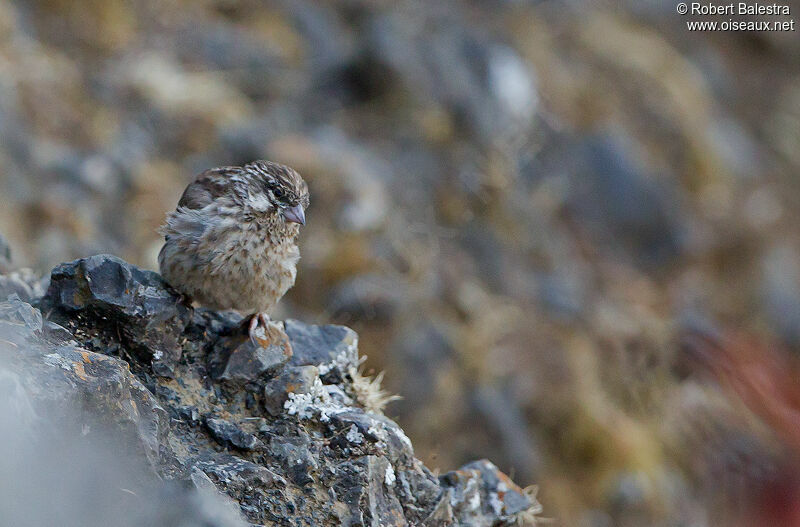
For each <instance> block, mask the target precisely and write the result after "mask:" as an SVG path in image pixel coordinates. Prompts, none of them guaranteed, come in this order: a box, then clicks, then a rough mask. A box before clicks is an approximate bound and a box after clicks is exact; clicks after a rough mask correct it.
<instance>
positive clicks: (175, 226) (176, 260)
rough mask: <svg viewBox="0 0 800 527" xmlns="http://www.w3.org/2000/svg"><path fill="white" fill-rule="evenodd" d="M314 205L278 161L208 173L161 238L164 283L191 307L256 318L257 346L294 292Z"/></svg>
mask: <svg viewBox="0 0 800 527" xmlns="http://www.w3.org/2000/svg"><path fill="white" fill-rule="evenodd" d="M309 203H310V198H309V192H308V186H307V185H306V182H305V181H304V180H303V178H302V177H301V176H300V174H299V173H297V171H295V170H294V169H292V168H290V167H288V166H285V165H281V164H278V163H274V162H272V161H265V160H258V161H253V162H251V163H247V164H245V165H243V166H224V167H218V168H212V169H209V170H206V171H204V172H201V173H200V174H198V175H197V176H196V177H195V179H194V181H192V182H191V183H190V184H189V185H188V186H187V187H186V190H184V192H183V195H182V196H181V198H180V200H179V201H178V206H177V208H176V209H175V210H174V211H172V212H170V213H168V214H167V218H166V221H165V223H164V225H162V227H161V228H160V230H159V232H160V234H162V235H163V236H164V245H163V247H162V248H161V251H160V252H159V254H158V264H159V268H160V271H161V275H162V277H163V278H164V279H165V280H166V282H167V283H168V284H170V285H171V286H172V287H173V288H174V289H175V290H177V291H178V293H180V294H181V295H182V296H183V298H184V299H186V300H188V302H189V303H191V302H196V303H199V304H201V305H203V306H205V307H208V308H210V309H215V310H228V309H233V310H236V311H239V312H244V313H250V314H251V316H250V318H249V324H248V330H249V335H250V338H251V339H253V340H254V341H255V338H256V335H257V329H258V325H259V324H263V325H264V327H265V329H266V325H267V324H268V323H269V312H270V311H271V310H272V308H274V307H275V305H276V304H277V303H278V301H279V300H280V299H281V298H282V297H283V295H284V294H286V292H287V291H288V290H289V289H290V288H291V287H292V286H293V285H294V282H295V278H296V277H297V262H298V260H299V259H300V251H299V248H298V246H297V237H298V235H299V233H300V227H301V226H303V225H305V223H306V216H305V211H306V209H307V208H308V206H309Z"/></svg>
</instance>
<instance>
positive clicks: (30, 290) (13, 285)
mask: <svg viewBox="0 0 800 527" xmlns="http://www.w3.org/2000/svg"><path fill="white" fill-rule="evenodd" d="M1 267H2V264H0V273H2V272H3V271H2V268H1ZM45 290H46V285H45V284H43V283H42V280H41V279H40V278H39V277H38V276H36V275H35V274H34V272H33V271H31V270H30V269H20V270H18V271H11V272H8V274H0V300H5V299H6V298H8V297H9V295H17V296H18V297H19V298H20V299H22V300H24V301H26V302H31V301H32V300H33V299H35V298H38V297H40V296H42V295H43V294H44V291H45Z"/></svg>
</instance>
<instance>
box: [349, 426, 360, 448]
mask: <svg viewBox="0 0 800 527" xmlns="http://www.w3.org/2000/svg"><path fill="white" fill-rule="evenodd" d="M345 437H346V438H347V440H348V441H349V442H351V443H353V444H354V445H360V444H361V443H363V442H364V436H363V434H362V433H361V432H359V431H358V427H357V426H356V425H350V429H349V430H348V431H347V435H346V436H345Z"/></svg>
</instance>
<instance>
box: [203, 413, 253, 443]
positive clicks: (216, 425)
mask: <svg viewBox="0 0 800 527" xmlns="http://www.w3.org/2000/svg"><path fill="white" fill-rule="evenodd" d="M206 426H207V427H208V429H209V431H210V432H211V435H213V436H214V439H216V440H217V441H218V442H219V443H221V444H222V445H226V446H234V447H236V448H240V449H242V450H252V449H253V448H255V446H256V445H257V444H258V439H256V436H254V435H253V434H248V433H247V432H244V431H242V430H241V429H239V427H238V426H236V425H235V424H233V423H231V422H230V421H226V420H224V419H216V418H209V419H206Z"/></svg>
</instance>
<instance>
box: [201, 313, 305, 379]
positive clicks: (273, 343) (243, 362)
mask: <svg viewBox="0 0 800 527" xmlns="http://www.w3.org/2000/svg"><path fill="white" fill-rule="evenodd" d="M256 331H257V332H258V334H257V337H256V338H255V339H254V340H252V339H250V337H249V336H248V335H247V334H245V333H243V332H239V333H238V334H235V335H232V336H230V337H222V338H220V339H219V340H218V341H217V343H216V344H215V346H214V351H213V353H212V357H211V358H210V363H211V364H212V369H211V374H212V375H213V376H214V378H216V379H224V380H231V381H244V382H247V381H256V380H258V379H259V378H260V377H262V376H263V375H269V374H272V373H274V372H276V371H278V370H280V369H281V367H282V366H283V365H284V364H286V362H287V361H289V359H290V358H291V357H292V346H291V344H289V337H288V336H287V335H286V333H285V332H284V331H283V328H282V327H281V325H280V324H277V323H275V322H270V323H269V325H268V326H267V327H266V328H263V327H260V326H259V328H258V329H257V330H256Z"/></svg>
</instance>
